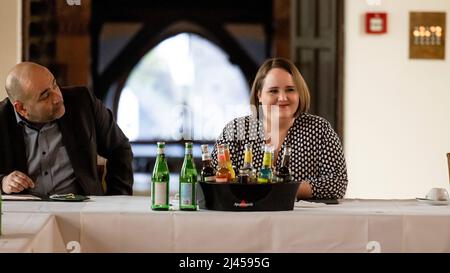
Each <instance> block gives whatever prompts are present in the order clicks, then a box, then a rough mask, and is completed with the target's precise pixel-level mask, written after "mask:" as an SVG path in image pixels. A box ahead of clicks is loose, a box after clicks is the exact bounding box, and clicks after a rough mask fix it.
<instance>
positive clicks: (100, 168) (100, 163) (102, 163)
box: [97, 155, 107, 192]
mask: <svg viewBox="0 0 450 273" xmlns="http://www.w3.org/2000/svg"><path fill="white" fill-rule="evenodd" d="M106 164H107V160H106V158H103V157H101V156H99V155H97V172H98V178H99V179H100V181H101V183H102V187H103V190H104V191H105V192H106V179H105V178H106Z"/></svg>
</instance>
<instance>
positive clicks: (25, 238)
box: [0, 212, 65, 252]
mask: <svg viewBox="0 0 450 273" xmlns="http://www.w3.org/2000/svg"><path fill="white" fill-rule="evenodd" d="M0 252H65V245H64V243H63V240H62V237H61V233H60V232H59V229H58V225H57V224H56V220H55V216H53V215H51V214H46V213H15V212H4V213H3V215H2V236H1V237H0Z"/></svg>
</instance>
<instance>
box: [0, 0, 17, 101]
mask: <svg viewBox="0 0 450 273" xmlns="http://www.w3.org/2000/svg"><path fill="white" fill-rule="evenodd" d="M21 3H22V1H19V0H2V1H0V18H1V19H0V20H1V21H0V22H1V23H0V37H1V39H2V41H3V42H2V46H1V50H0V100H3V98H5V97H6V92H5V88H4V86H5V79H6V75H7V74H8V72H9V70H10V69H11V68H12V67H13V66H14V65H15V64H16V63H17V62H19V61H20V59H21V47H22V44H21V36H22V35H21V18H22V16H21Z"/></svg>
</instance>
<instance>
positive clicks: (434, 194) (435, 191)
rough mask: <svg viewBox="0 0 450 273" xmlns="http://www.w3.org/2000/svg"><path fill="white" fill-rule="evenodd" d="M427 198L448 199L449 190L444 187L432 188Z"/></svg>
mask: <svg viewBox="0 0 450 273" xmlns="http://www.w3.org/2000/svg"><path fill="white" fill-rule="evenodd" d="M426 198H427V199H429V200H433V201H447V200H449V197H448V192H447V190H446V189H444V188H432V189H431V190H430V191H429V192H428V194H427V196H426Z"/></svg>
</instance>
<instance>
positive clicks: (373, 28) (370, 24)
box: [366, 12, 387, 34]
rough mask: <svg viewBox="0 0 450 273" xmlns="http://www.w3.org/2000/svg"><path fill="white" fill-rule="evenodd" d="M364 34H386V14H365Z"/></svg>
mask: <svg viewBox="0 0 450 273" xmlns="http://www.w3.org/2000/svg"><path fill="white" fill-rule="evenodd" d="M366 32H367V33H369V34H382V33H386V32H387V14H386V13H385V12H368V13H366Z"/></svg>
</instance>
